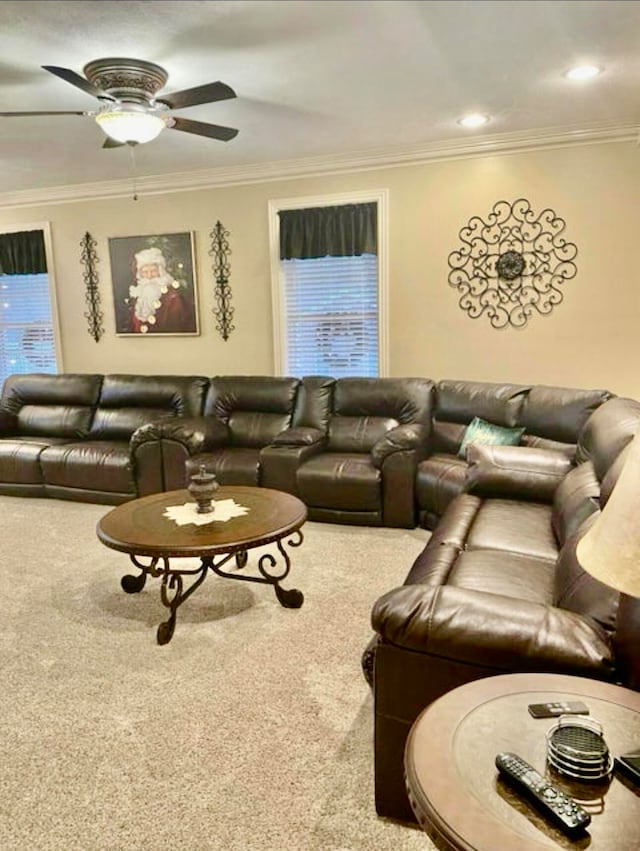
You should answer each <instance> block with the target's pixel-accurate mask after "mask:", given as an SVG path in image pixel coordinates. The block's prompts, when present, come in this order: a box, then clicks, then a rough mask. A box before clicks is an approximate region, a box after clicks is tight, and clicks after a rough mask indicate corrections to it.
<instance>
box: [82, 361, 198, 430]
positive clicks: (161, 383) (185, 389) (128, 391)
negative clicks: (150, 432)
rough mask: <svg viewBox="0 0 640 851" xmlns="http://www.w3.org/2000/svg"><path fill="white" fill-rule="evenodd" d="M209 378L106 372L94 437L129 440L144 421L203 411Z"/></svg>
mask: <svg viewBox="0 0 640 851" xmlns="http://www.w3.org/2000/svg"><path fill="white" fill-rule="evenodd" d="M206 386H207V379H206V378H202V377H200V376H195V377H191V376H181V375H176V376H174V375H159V376H154V375H106V376H105V377H104V381H103V384H102V391H101V393H100V402H99V405H98V409H97V411H96V413H95V417H94V420H93V426H92V428H91V437H92V438H94V439H96V440H128V439H129V438H130V437H131V435H132V434H133V432H134V431H135V430H136V429H137V428H139V427H140V426H142V425H144V424H145V423H149V422H153V421H154V420H158V419H159V418H161V417H167V416H195V415H197V414H199V413H200V410H201V407H202V399H203V396H204V391H205V388H206Z"/></svg>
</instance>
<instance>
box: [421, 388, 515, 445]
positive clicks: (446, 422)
mask: <svg viewBox="0 0 640 851" xmlns="http://www.w3.org/2000/svg"><path fill="white" fill-rule="evenodd" d="M528 389H529V388H528V387H525V386H521V385H519V384H491V383H487V382H483V381H449V380H446V381H440V382H439V383H438V384H437V385H436V391H435V398H436V409H435V414H434V418H433V424H432V428H433V432H432V439H433V444H432V451H433V452H446V453H449V454H451V455H456V454H457V452H458V450H459V448H460V443H461V441H462V438H463V436H464V432H465V429H466V427H467V425H468V424H469V423H470V422H471V420H473V419H474V418H475V417H480V419H483V420H487V421H488V422H491V423H495V425H499V426H504V427H506V428H513V427H514V426H516V425H517V424H518V414H519V411H520V409H521V407H522V404H523V400H524V397H525V394H526V393H527V391H528Z"/></svg>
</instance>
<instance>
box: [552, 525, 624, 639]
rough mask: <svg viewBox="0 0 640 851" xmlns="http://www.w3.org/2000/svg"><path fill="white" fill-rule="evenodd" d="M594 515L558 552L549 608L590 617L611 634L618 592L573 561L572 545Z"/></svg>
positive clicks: (574, 553) (616, 608)
mask: <svg viewBox="0 0 640 851" xmlns="http://www.w3.org/2000/svg"><path fill="white" fill-rule="evenodd" d="M597 516H598V515H597V514H594V515H592V516H591V517H589V518H588V519H587V520H585V522H584V523H583V524H582V526H581V527H580V529H579V530H578V531H577V532H576V533H575V534H574V535H572V536H571V537H570V538H568V539H567V541H566V543H565V545H564V546H563V548H562V550H561V551H560V555H559V557H558V562H557V564H556V572H555V586H554V598H553V605H554V606H558V607H559V608H561V609H566V610H567V611H570V612H576V614H579V615H583V616H584V617H588V618H591V619H592V620H594V621H595V622H596V623H597V624H599V625H600V626H601V627H603V628H604V629H606V630H607V631H609V632H613V631H614V630H615V626H616V615H617V612H618V603H619V600H620V595H619V593H618V592H617V591H616V590H615V589H614V588H610V587H609V586H608V585H605V584H604V583H602V582H598V580H597V579H594V578H593V577H592V576H590V575H589V574H588V573H587V572H586V571H584V570H583V569H582V567H581V566H580V564H579V563H578V559H577V558H576V545H577V542H578V540H579V539H580V538H581V537H582V535H584V534H585V533H586V531H587V529H588V528H589V527H590V526H591V525H592V524H593V522H594V521H595V519H596V517H597Z"/></svg>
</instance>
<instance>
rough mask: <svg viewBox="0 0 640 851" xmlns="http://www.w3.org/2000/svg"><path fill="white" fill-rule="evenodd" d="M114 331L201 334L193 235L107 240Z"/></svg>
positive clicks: (136, 333) (135, 333)
mask: <svg viewBox="0 0 640 851" xmlns="http://www.w3.org/2000/svg"><path fill="white" fill-rule="evenodd" d="M109 258H110V261H111V282H112V286H113V304H114V308H115V317H116V334H119V335H127V336H131V335H134V336H138V335H143V336H144V335H147V336H150V335H159V334H167V335H170V334H190V335H192V336H193V335H196V334H199V333H200V330H199V327H198V298H197V292H196V274H195V262H194V235H193V233H165V234H161V235H153V236H121V237H113V238H111V239H109Z"/></svg>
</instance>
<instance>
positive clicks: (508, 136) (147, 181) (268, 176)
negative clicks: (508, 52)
mask: <svg viewBox="0 0 640 851" xmlns="http://www.w3.org/2000/svg"><path fill="white" fill-rule="evenodd" d="M639 131H640V128H639V127H638V126H637V125H630V124H627V125H615V126H612V125H601V126H599V127H590V128H565V129H556V130H539V131H536V132H530V131H528V132H525V131H519V132H515V133H503V134H493V135H486V136H481V137H477V136H476V137H474V138H472V139H468V138H467V139H462V140H458V139H455V140H446V141H443V142H432V143H429V144H422V145H415V146H411V147H405V148H400V149H397V148H396V149H391V148H382V149H374V150H368V151H360V152H351V153H346V154H336V155H333V156H326V155H325V156H318V157H307V158H304V159H293V160H276V161H272V162H266V163H253V164H248V165H235V166H224V167H220V168H212V169H206V170H200V171H187V172H175V173H173V174H161V175H152V176H150V177H138V178H137V179H136V188H137V193H138V195H164V194H167V193H172V192H189V191H193V190H196V189H212V188H216V187H221V186H242V185H246V184H251V183H269V182H273V181H277V180H294V179H296V178H304V177H317V176H320V175H325V174H342V173H345V172H357V171H371V170H374V169H384V168H394V167H399V166H412V165H421V164H423V163H428V162H434V161H435V162H437V161H443V160H456V159H467V158H472V157H481V156H488V155H490V154H515V153H523V152H527V151H536V150H544V149H550V148H564V147H569V146H574V145H594V144H604V143H611V142H630V141H637V140H638V133H639ZM130 195H131V180H130V179H122V180H111V181H101V182H96V183H78V184H71V185H68V186H48V187H41V188H38V189H25V190H18V191H15V192H0V208H6V207H33V206H36V205H40V204H44V205H47V206H48V205H50V204H72V203H77V202H80V201H96V200H101V199H108V198H126V197H129V196H130Z"/></svg>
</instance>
